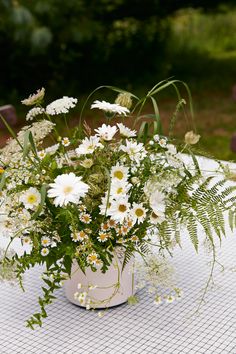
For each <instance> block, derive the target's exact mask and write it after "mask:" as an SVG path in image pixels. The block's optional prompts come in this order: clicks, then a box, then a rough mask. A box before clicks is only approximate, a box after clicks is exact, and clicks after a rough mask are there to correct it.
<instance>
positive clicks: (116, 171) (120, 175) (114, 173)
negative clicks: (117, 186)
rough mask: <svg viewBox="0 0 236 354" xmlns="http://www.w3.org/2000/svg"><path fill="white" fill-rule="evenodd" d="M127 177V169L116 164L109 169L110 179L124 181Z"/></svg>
mask: <svg viewBox="0 0 236 354" xmlns="http://www.w3.org/2000/svg"><path fill="white" fill-rule="evenodd" d="M128 176H129V168H128V167H125V166H123V165H120V164H119V163H117V164H116V165H115V166H113V167H112V168H111V178H116V179H118V180H119V181H126V180H127V178H128Z"/></svg>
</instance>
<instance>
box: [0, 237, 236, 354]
mask: <svg viewBox="0 0 236 354" xmlns="http://www.w3.org/2000/svg"><path fill="white" fill-rule="evenodd" d="M184 246H185V247H184V249H183V250H182V251H181V250H176V252H175V257H174V263H175V267H176V268H177V274H178V278H179V285H180V286H181V288H182V289H183V291H184V296H183V298H182V299H181V300H180V301H176V302H174V303H172V304H161V305H160V306H158V307H157V306H155V305H154V304H153V302H152V300H151V297H150V295H148V294H147V292H146V291H145V290H142V291H140V293H139V296H140V303H139V304H138V305H137V306H134V307H130V306H128V305H126V304H124V305H121V306H119V307H117V308H113V309H110V310H109V311H108V312H107V313H106V315H105V316H104V317H103V318H98V316H96V314H95V313H92V312H89V311H86V310H84V309H81V308H79V307H77V306H75V305H73V304H70V303H69V302H68V301H67V300H66V298H65V296H64V293H63V290H60V291H58V299H57V301H56V302H55V303H54V304H53V305H51V306H50V307H49V311H48V314H49V318H47V319H46V320H45V322H44V326H43V327H42V328H39V329H36V330H35V331H31V330H30V329H27V328H25V326H24V320H26V319H27V317H28V316H29V315H30V314H31V313H33V312H35V311H36V310H37V303H36V298H37V295H38V290H39V287H40V283H41V280H40V277H39V275H40V269H39V268H38V269H35V270H33V271H30V272H29V273H28V274H27V276H26V282H25V283H26V288H27V291H26V293H22V292H21V290H20V289H19V288H18V287H11V286H10V285H6V284H0V354H16V353H19V354H31V353H32V354H33V353H34V354H36V353H37V354H43V353H45V354H64V353H65V354H132V353H134V354H149V353H150V354H195V353H196V354H198V353H199V354H221V353H222V354H226V353H232V354H236V238H235V237H234V236H229V237H228V238H227V239H226V240H224V242H223V245H222V248H221V249H220V250H219V251H218V259H219V260H220V261H221V263H222V264H223V265H224V267H225V269H224V272H221V271H220V270H221V268H220V266H218V267H217V269H216V272H215V278H214V280H215V286H214V288H213V289H211V290H210V291H209V292H208V293H207V296H206V304H205V305H204V306H203V308H202V310H201V313H200V314H198V315H196V314H194V312H195V310H196V308H197V300H198V299H199V296H200V293H201V290H202V288H203V287H204V285H205V284H206V280H207V277H208V274H209V271H210V268H209V265H207V262H208V261H209V256H207V255H206V254H205V253H204V252H203V253H202V254H200V255H195V252H194V250H193V247H192V246H191V245H190V244H186V245H184Z"/></svg>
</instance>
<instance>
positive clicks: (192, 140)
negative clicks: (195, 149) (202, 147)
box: [184, 130, 201, 145]
mask: <svg viewBox="0 0 236 354" xmlns="http://www.w3.org/2000/svg"><path fill="white" fill-rule="evenodd" d="M200 137H201V136H200V135H198V134H195V133H194V132H193V131H192V130H191V131H190V132H187V133H186V134H185V136H184V140H185V143H186V144H188V145H194V144H197V143H198V142H199V139H200Z"/></svg>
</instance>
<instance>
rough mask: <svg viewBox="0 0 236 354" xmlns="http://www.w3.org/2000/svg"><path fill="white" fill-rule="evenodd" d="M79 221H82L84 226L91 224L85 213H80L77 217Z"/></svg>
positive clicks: (88, 216) (89, 217)
mask: <svg viewBox="0 0 236 354" xmlns="http://www.w3.org/2000/svg"><path fill="white" fill-rule="evenodd" d="M79 219H80V221H82V222H83V223H85V224H89V223H90V222H91V220H92V219H91V216H90V215H89V214H87V213H82V214H81V215H80V216H79Z"/></svg>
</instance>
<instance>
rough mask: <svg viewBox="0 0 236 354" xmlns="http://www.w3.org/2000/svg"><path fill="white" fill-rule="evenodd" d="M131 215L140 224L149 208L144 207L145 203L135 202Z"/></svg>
mask: <svg viewBox="0 0 236 354" xmlns="http://www.w3.org/2000/svg"><path fill="white" fill-rule="evenodd" d="M130 215H131V216H132V218H133V219H134V220H135V221H137V223H138V224H140V223H142V222H143V221H144V220H145V218H146V215H147V210H146V209H145V208H144V206H143V204H137V203H133V208H132V210H131V212H130Z"/></svg>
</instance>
